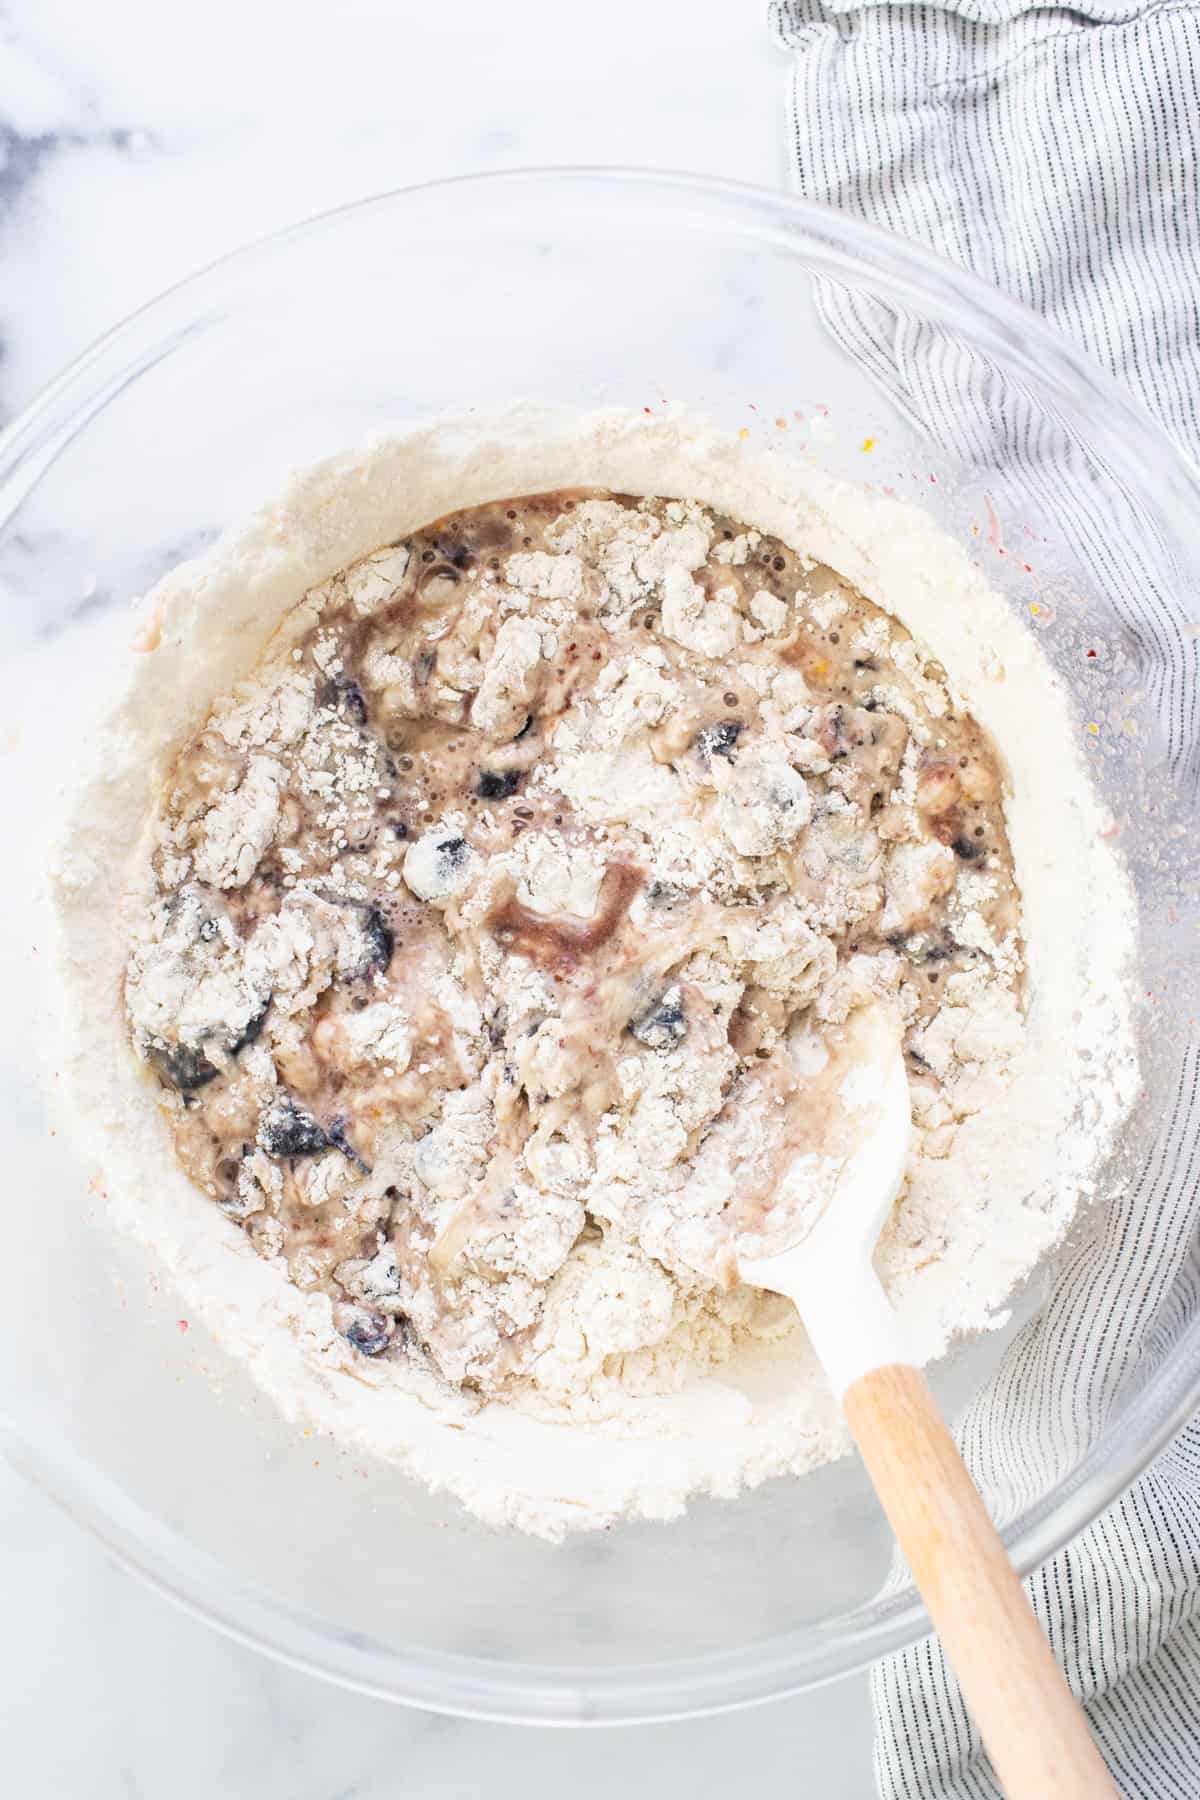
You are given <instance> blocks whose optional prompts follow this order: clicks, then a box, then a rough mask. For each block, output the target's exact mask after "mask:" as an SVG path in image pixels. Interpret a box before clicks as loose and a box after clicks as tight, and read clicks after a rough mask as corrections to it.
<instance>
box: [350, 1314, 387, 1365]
mask: <svg viewBox="0 0 1200 1800" xmlns="http://www.w3.org/2000/svg"><path fill="white" fill-rule="evenodd" d="M342 1336H343V1337H344V1338H345V1340H346V1342H347V1343H348V1344H352V1345H353V1346H354V1348H355V1349H356V1350H358V1351H360V1352H361V1353H362V1355H363V1356H378V1355H379V1353H380V1351H381V1350H386V1349H387V1347H388V1344H389V1343H390V1342H391V1335H390V1333H389V1331H388V1328H387V1320H386V1319H385V1318H383V1317H382V1316H381V1314H379V1313H373V1312H362V1313H360V1314H359V1315H358V1317H357V1318H356V1319H354V1320H352V1322H351V1323H350V1324H349V1325H347V1327H346V1329H345V1331H344V1332H343V1333H342Z"/></svg>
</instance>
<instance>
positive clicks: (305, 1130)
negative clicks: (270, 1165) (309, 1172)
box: [258, 1094, 329, 1156]
mask: <svg viewBox="0 0 1200 1800" xmlns="http://www.w3.org/2000/svg"><path fill="white" fill-rule="evenodd" d="M258 1142H259V1145H260V1146H261V1148H262V1149H264V1150H266V1151H267V1152H268V1154H269V1155H271V1156H315V1155H316V1154H317V1151H318V1150H325V1149H327V1148H328V1147H329V1138H328V1137H327V1136H326V1134H325V1130H324V1127H323V1126H321V1125H319V1124H318V1123H317V1121H316V1119H314V1118H313V1116H312V1114H311V1113H310V1112H306V1111H305V1109H304V1108H303V1107H302V1106H297V1104H296V1102H295V1101H294V1100H293V1099H292V1096H291V1095H290V1094H284V1095H283V1096H282V1097H281V1098H280V1099H278V1100H275V1101H272V1103H271V1105H270V1106H269V1107H268V1108H267V1110H266V1112H265V1113H264V1114H263V1116H262V1118H261V1119H260V1120H259V1125H258Z"/></svg>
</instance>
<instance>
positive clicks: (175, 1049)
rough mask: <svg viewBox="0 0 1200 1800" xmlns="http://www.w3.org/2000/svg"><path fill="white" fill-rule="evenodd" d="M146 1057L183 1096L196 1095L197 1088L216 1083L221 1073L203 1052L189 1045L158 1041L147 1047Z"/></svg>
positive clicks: (162, 1076)
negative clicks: (211, 1082)
mask: <svg viewBox="0 0 1200 1800" xmlns="http://www.w3.org/2000/svg"><path fill="white" fill-rule="evenodd" d="M146 1057H147V1060H148V1061H149V1062H151V1063H153V1065H154V1067H155V1068H156V1069H157V1071H158V1073H159V1075H160V1076H161V1078H162V1079H163V1080H164V1081H165V1082H167V1083H169V1085H170V1086H171V1087H173V1088H175V1089H177V1090H178V1092H179V1093H181V1094H191V1093H194V1091H195V1090H196V1088H201V1087H204V1085H205V1084H206V1083H207V1082H209V1081H214V1080H215V1079H216V1077H217V1075H218V1074H219V1073H220V1071H219V1070H218V1069H215V1068H214V1067H213V1065H212V1063H210V1062H209V1060H208V1058H207V1056H205V1054H204V1052H203V1050H194V1049H192V1047H191V1046H190V1045H189V1044H165V1043H162V1042H159V1041H157V1040H156V1041H155V1042H153V1043H149V1044H147V1045H146Z"/></svg>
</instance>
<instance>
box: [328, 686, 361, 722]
mask: <svg viewBox="0 0 1200 1800" xmlns="http://www.w3.org/2000/svg"><path fill="white" fill-rule="evenodd" d="M320 699H321V704H322V706H331V707H332V708H333V709H334V711H335V712H339V713H340V714H341V715H342V717H343V718H344V719H349V720H350V722H351V724H353V725H365V724H366V722H367V700H366V695H365V694H364V693H363V691H362V689H361V688H360V687H359V685H358V683H357V681H331V682H329V683H328V684H327V685H326V687H325V689H324V691H323V692H322V694H321V696H320Z"/></svg>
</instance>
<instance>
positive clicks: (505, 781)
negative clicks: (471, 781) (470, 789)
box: [475, 769, 521, 800]
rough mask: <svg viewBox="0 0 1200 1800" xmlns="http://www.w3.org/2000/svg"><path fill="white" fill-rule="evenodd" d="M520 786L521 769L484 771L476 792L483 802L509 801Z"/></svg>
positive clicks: (481, 773) (481, 772)
mask: <svg viewBox="0 0 1200 1800" xmlns="http://www.w3.org/2000/svg"><path fill="white" fill-rule="evenodd" d="M520 785H521V771H520V770H519V769H502V770H501V769H483V770H481V771H480V775H479V782H478V784H477V786H476V788H475V792H476V793H477V794H478V795H479V798H480V799H481V800H508V799H510V798H511V797H512V795H513V794H515V793H516V791H517V789H518V788H519V787H520Z"/></svg>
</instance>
